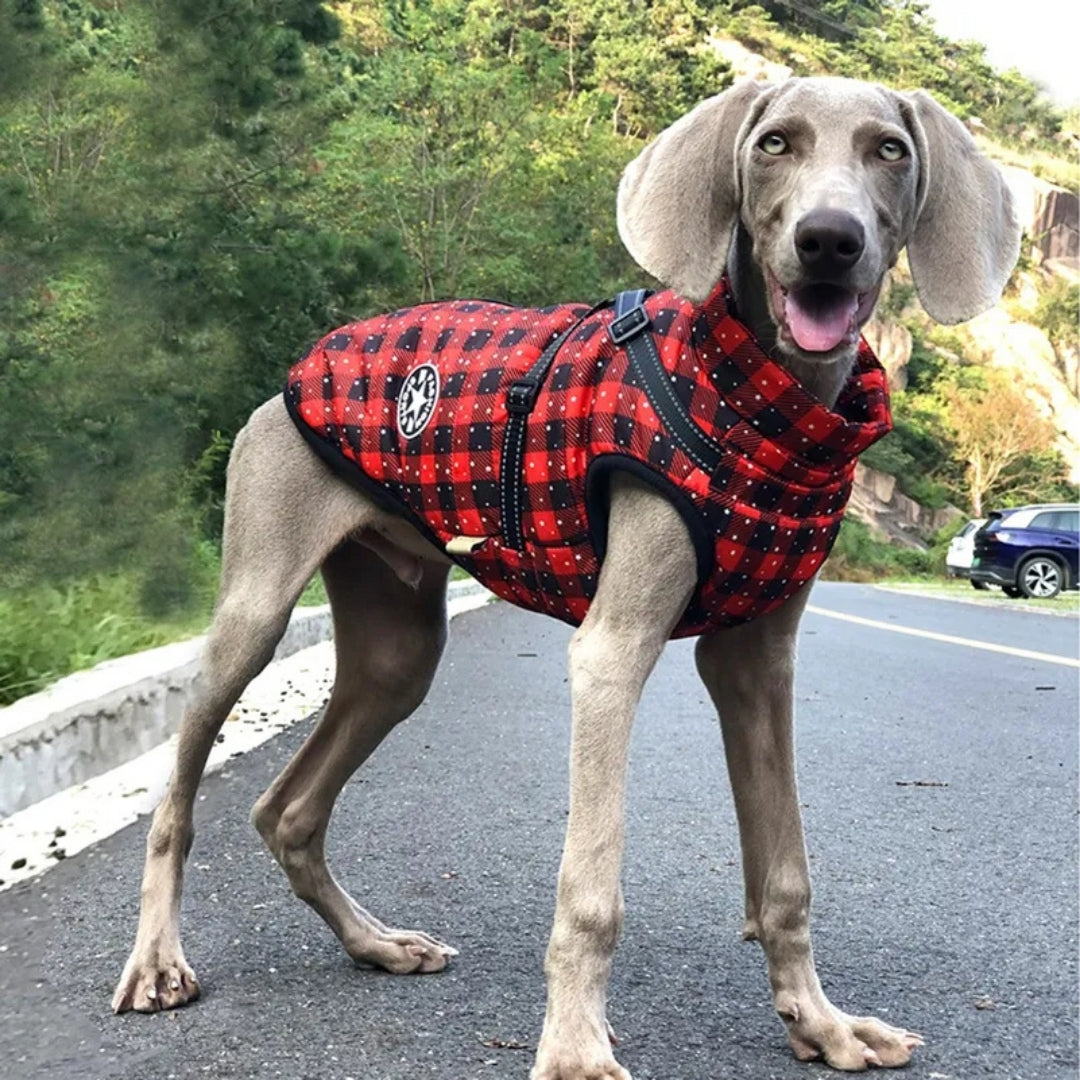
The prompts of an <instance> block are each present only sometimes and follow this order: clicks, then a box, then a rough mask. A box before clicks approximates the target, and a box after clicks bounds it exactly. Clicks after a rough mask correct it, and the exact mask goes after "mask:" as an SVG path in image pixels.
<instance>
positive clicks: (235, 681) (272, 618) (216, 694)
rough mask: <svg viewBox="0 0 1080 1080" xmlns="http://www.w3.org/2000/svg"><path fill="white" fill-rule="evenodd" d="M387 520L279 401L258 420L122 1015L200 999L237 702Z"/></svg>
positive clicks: (237, 481) (121, 990) (151, 849)
mask: <svg viewBox="0 0 1080 1080" xmlns="http://www.w3.org/2000/svg"><path fill="white" fill-rule="evenodd" d="M378 516H379V511H377V510H376V509H375V508H374V507H373V506H372V505H371V504H370V503H369V502H368V501H367V500H365V499H364V498H363V497H362V496H360V495H359V494H358V493H356V492H354V491H353V490H352V489H351V488H349V487H347V486H346V485H345V484H343V483H341V482H340V481H338V480H336V479H335V478H334V477H333V476H332V475H331V473H330V471H329V470H328V469H327V468H326V466H325V465H324V464H323V463H322V462H321V461H319V460H318V459H317V458H316V457H315V456H314V454H312V453H311V451H310V450H309V449H308V448H307V446H306V444H305V443H304V442H303V439H302V438H301V436H300V434H299V432H298V431H297V430H296V428H295V426H294V425H293V423H292V421H291V420H290V419H289V417H288V415H287V414H286V412H285V407H284V403H283V402H282V401H281V399H274V400H272V401H270V402H268V403H267V404H266V405H264V406H262V408H260V409H258V410H257V411H256V412H255V413H254V414H253V415H252V417H251V419H250V420H249V422H248V424H247V426H246V427H245V428H244V430H243V431H242V432H241V433H240V435H239V436H238V437H237V440H236V445H235V447H234V448H233V453H232V456H231V458H230V461H229V475H228V486H227V495H226V507H225V536H224V545H223V553H222V571H221V591H220V593H219V596H218V602H217V606H216V609H215V612H214V619H213V624H212V626H211V628H210V633H209V635H208V638H207V643H206V648H205V652H204V654H203V659H202V668H201V673H200V677H199V683H198V687H197V692H196V694H195V696H194V699H193V701H192V703H191V705H190V706H189V708H188V709H187V711H186V712H185V714H184V719H183V722H182V724H181V728H180V735H179V743H178V745H177V750H176V765H175V768H174V771H173V775H172V778H171V780H170V782H169V788H168V791H167V792H166V794H165V798H164V799H163V800H162V802H161V805H160V806H159V807H158V809H157V811H156V813H155V814H154V820H153V824H152V825H151V828H150V834H149V836H148V837H147V842H146V866H145V870H144V873H143V882H142V905H141V912H140V916H139V928H138V932H137V934H136V938H135V946H134V948H133V950H132V952H131V956H130V957H129V958H128V962H127V965H126V966H125V968H124V971H123V974H122V975H121V978H120V982H119V984H118V985H117V988H116V992H115V994H114V996H113V1001H112V1005H113V1009H114V1010H115V1011H116V1012H124V1011H127V1010H128V1009H135V1010H137V1011H139V1012H155V1011H157V1010H158V1009H168V1008H172V1007H174V1006H176V1005H182V1004H184V1003H185V1002H187V1001H191V1000H193V999H194V998H196V997H198V994H199V986H198V983H197V982H196V980H195V975H194V972H193V971H192V970H191V968H190V967H189V965H188V964H187V962H186V960H185V959H184V954H183V950H182V949H181V947H180V894H181V889H182V887H183V871H184V862H185V859H186V857H187V853H188V850H189V849H190V847H191V842H192V838H193V835H194V832H193V828H192V807H193V804H194V800H195V791H196V788H197V787H198V784H199V779H200V778H201V776H202V772H203V768H204V767H205V765H206V759H207V756H208V754H209V752H210V748H211V747H212V746H213V743H214V739H215V737H216V735H217V733H218V731H219V729H220V728H221V724H222V722H223V721H224V720H225V718H226V716H227V715H228V712H229V710H230V709H231V708H232V706H233V705H234V703H235V702H236V699H237V698H238V697H239V696H240V694H241V692H242V691H243V689H244V687H245V686H246V685H247V684H248V682H250V681H251V679H252V678H254V676H255V675H257V674H258V673H259V671H261V670H262V668H263V667H264V666H265V665H266V664H267V662H268V661H269V660H270V659H271V657H272V656H273V653H274V648H275V647H276V645H277V643H278V641H279V639H280V638H281V635H282V633H283V632H284V630H285V627H286V625H287V623H288V619H289V613H290V612H291V611H292V608H293V605H294V604H295V603H296V600H297V598H298V597H299V595H300V593H301V591H302V590H303V588H304V585H305V584H306V583H307V581H308V579H309V577H310V576H311V575H312V574H313V573H314V572H315V570H316V569H317V568H318V566H319V564H320V563H321V562H322V561H323V559H324V558H325V557H326V556H327V554H328V553H329V552H330V551H332V550H333V548H335V547H336V546H337V545H338V544H340V543H341V541H342V540H343V539H344V538H345V537H346V536H347V535H349V534H350V533H353V532H355V531H356V530H358V529H362V528H363V527H364V526H365V525H366V524H368V522H369V521H373V520H376V519H377V517H378Z"/></svg>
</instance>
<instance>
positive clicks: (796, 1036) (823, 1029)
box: [776, 997, 923, 1072]
mask: <svg viewBox="0 0 1080 1080" xmlns="http://www.w3.org/2000/svg"><path fill="white" fill-rule="evenodd" d="M776 1011H777V1012H778V1013H779V1014H780V1018H781V1019H782V1020H783V1021H784V1023H785V1024H787V1029H788V1042H789V1044H790V1045H791V1049H792V1052H793V1053H794V1054H795V1056H796V1057H797V1058H798V1059H799V1060H800V1061H815V1060H818V1059H820V1058H823V1059H824V1060H825V1063H826V1064H827V1065H831V1066H832V1067H833V1068H834V1069H842V1070H844V1071H846V1072H861V1071H862V1070H863V1069H868V1068H871V1067H877V1068H885V1069H895V1068H897V1067H899V1066H901V1065H906V1064H907V1063H908V1062H909V1061H910V1060H911V1055H912V1053H914V1051H915V1049H916V1048H917V1047H919V1046H922V1045H923V1038H922V1036H921V1035H916V1034H915V1032H913V1031H905V1030H904V1029H903V1028H896V1027H893V1026H892V1025H891V1024H886V1023H884V1022H883V1021H881V1020H878V1019H876V1018H875V1017H873V1016H848V1015H847V1014H846V1013H842V1012H841V1011H840V1010H839V1009H837V1008H834V1007H833V1006H832V1005H829V1004H828V1003H827V1002H826V1003H825V1005H824V1007H821V1006H820V1005H818V1004H817V1003H813V1004H804V1006H803V1007H800V1005H799V1003H798V1002H797V1001H796V1000H795V999H794V997H792V998H791V1000H782V1001H778V1002H777V1010H776Z"/></svg>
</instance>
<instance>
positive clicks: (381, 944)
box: [345, 926, 458, 975]
mask: <svg viewBox="0 0 1080 1080" xmlns="http://www.w3.org/2000/svg"><path fill="white" fill-rule="evenodd" d="M345 949H346V951H347V952H348V954H349V955H350V956H351V957H352V958H353V960H354V961H355V962H356V963H357V964H364V965H367V966H371V967H380V968H382V969H383V970H384V971H389V972H390V973H391V974H392V975H429V974H432V973H433V972H436V971H442V970H443V968H445V967H446V965H447V964H449V963H450V960H451V959H452V958H453V957H455V956H457V954H458V951H457V949H455V948H454V947H453V946H452V945H446V944H444V943H443V942H441V941H437V940H436V939H435V938H433V937H431V936H430V935H428V934H424V933H421V932H420V931H419V930H390V929H379V930H376V931H372V930H371V929H370V928H368V927H367V926H365V927H364V928H363V933H361V934H359V935H357V936H356V937H355V938H354V939H352V940H349V939H348V938H346V939H345Z"/></svg>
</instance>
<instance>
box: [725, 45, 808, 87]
mask: <svg viewBox="0 0 1080 1080" xmlns="http://www.w3.org/2000/svg"><path fill="white" fill-rule="evenodd" d="M708 43H709V45H710V46H711V47H712V48H713V49H715V50H716V52H717V53H718V54H719V55H720V56H721V57H722V58H723V59H724V60H726V61H727V62H728V64H730V65H731V70H732V73H733V74H734V75H735V78H737V79H757V80H760V81H764V82H783V81H784V80H785V79H790V78H791V75H792V70H791V68H789V67H788V66H787V65H786V64H774V63H773V62H772V61H771V60H766V59H765V57H764V56H762V55H761V54H760V53H756V52H751V51H750V50H749V49H748V48H747V47H746V46H745V45H742V44H740V43H739V42H738V41H735V40H734V39H732V38H723V37H711V38H709V42H708Z"/></svg>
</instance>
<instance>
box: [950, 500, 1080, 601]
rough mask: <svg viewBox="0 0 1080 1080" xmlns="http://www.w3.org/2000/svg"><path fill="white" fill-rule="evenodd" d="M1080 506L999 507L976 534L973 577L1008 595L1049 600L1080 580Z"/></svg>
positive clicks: (1072, 587) (971, 574)
mask: <svg viewBox="0 0 1080 1080" xmlns="http://www.w3.org/2000/svg"><path fill="white" fill-rule="evenodd" d="M1078 559H1080V507H1077V506H1076V505H1075V504H1070V503H1048V504H1043V505H1040V506H1018V507H1015V508H1014V509H1011V510H995V511H993V512H992V513H991V514H990V515H989V516H988V517H987V519H986V524H985V525H983V526H982V528H980V529H979V530H978V531H977V532H976V533H975V555H974V558H973V560H972V564H971V569H970V571H969V573H970V576H971V580H972V582H985V583H987V584H989V585H1000V586H1001V589H1002V591H1003V592H1004V593H1005V594H1006V595H1007V596H1032V597H1039V598H1041V599H1045V598H1048V597H1051V596H1057V594H1058V593H1059V592H1061V590H1062V589H1075V588H1077V587H1078V582H1080V565H1078Z"/></svg>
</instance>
